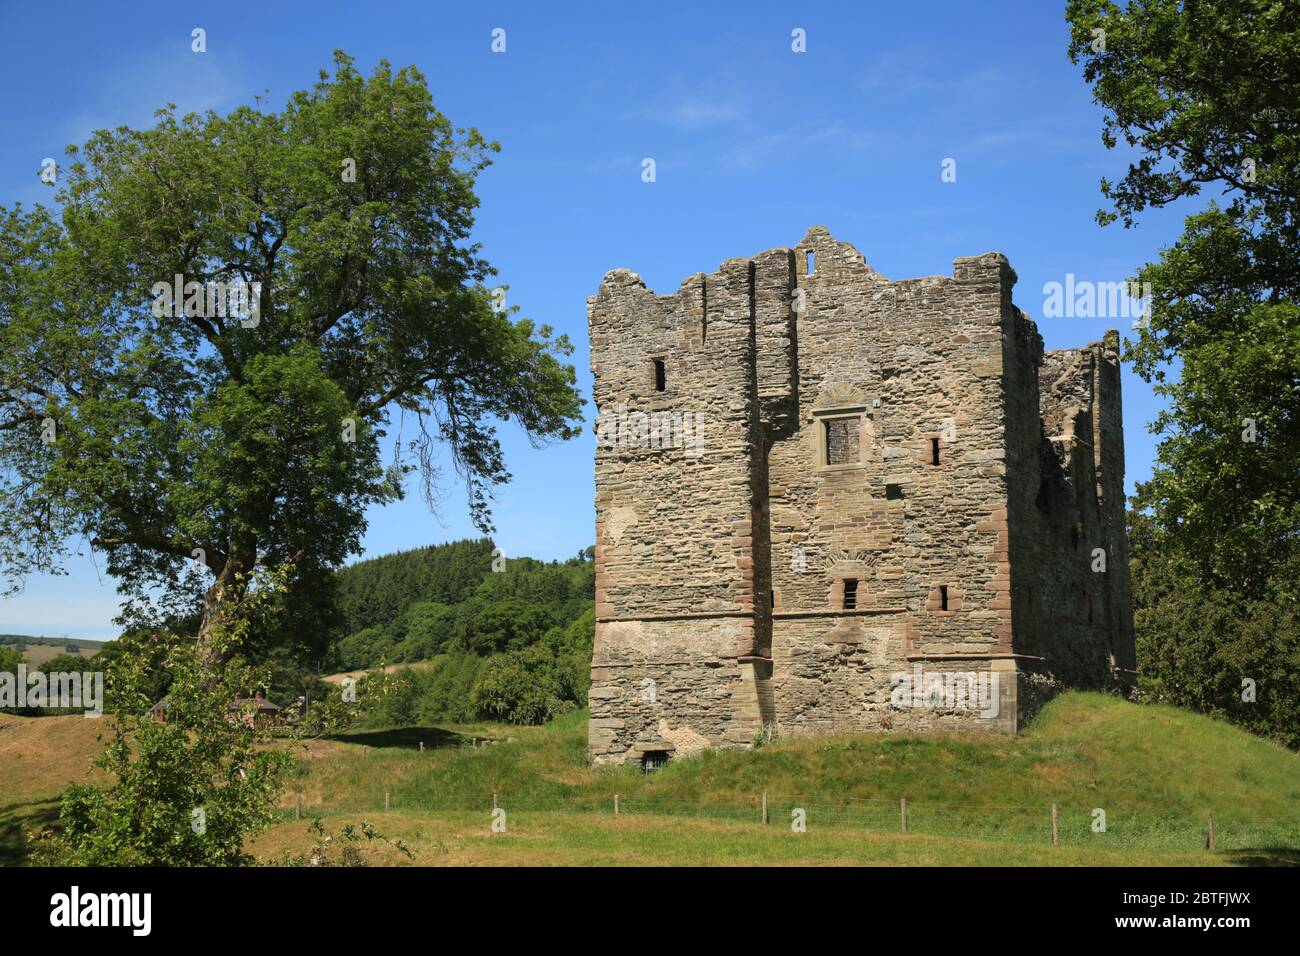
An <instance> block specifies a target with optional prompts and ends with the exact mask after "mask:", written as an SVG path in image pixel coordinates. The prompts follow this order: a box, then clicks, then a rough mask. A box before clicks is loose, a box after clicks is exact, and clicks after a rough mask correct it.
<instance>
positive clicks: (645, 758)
mask: <svg viewBox="0 0 1300 956" xmlns="http://www.w3.org/2000/svg"><path fill="white" fill-rule="evenodd" d="M667 763H668V751H666V750H647V751H646V752H645V753H644V754H643V755H642V757H641V772H642V773H654V772H655V771H656V770H661V769H662V768H663V767H664V766H665V765H666V764H667Z"/></svg>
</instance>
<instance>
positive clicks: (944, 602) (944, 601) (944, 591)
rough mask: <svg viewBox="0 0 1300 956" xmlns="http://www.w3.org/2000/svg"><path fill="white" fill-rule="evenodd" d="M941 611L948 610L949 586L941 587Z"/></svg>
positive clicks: (941, 585)
mask: <svg viewBox="0 0 1300 956" xmlns="http://www.w3.org/2000/svg"><path fill="white" fill-rule="evenodd" d="M939 610H941V611H946V610H948V585H946V584H940V585H939Z"/></svg>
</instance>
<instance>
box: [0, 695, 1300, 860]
mask: <svg viewBox="0 0 1300 956" xmlns="http://www.w3.org/2000/svg"><path fill="white" fill-rule="evenodd" d="M586 719H587V716H586V714H585V713H575V714H571V715H569V716H567V717H565V718H562V719H560V720H557V721H555V722H553V723H551V724H549V725H547V726H545V727H507V726H503V725H500V724H466V725H445V726H437V727H425V728H395V729H391V730H383V731H355V732H352V733H348V734H345V735H343V736H341V737H339V738H336V739H332V740H324V741H314V742H311V743H308V744H306V745H294V746H295V748H296V749H297V750H298V753H299V756H300V758H301V759H300V760H299V764H298V770H297V772H296V774H295V775H294V776H293V777H292V778H291V779H290V781H289V787H288V792H287V794H286V797H285V801H284V804H283V809H282V813H283V819H284V822H283V823H281V824H279V825H277V826H276V827H274V828H272V830H271V831H270V832H268V833H267V834H264V835H263V836H261V837H259V838H258V839H257V840H256V841H254V843H253V844H252V848H253V850H254V852H256V853H258V854H259V855H261V856H262V857H263V858H265V859H276V858H278V857H279V856H280V855H281V854H282V853H283V852H284V851H286V850H292V851H294V852H301V851H302V850H303V849H304V848H305V847H306V846H308V845H309V837H308V835H307V833H306V825H307V820H308V819H309V818H311V817H313V816H317V815H319V816H321V817H323V818H324V819H325V822H326V825H327V826H328V827H329V828H331V829H333V830H336V829H337V828H338V827H340V826H342V825H343V824H344V823H348V822H355V821H357V820H359V819H361V818H366V819H369V820H371V821H372V822H374V823H375V824H376V825H377V826H378V827H379V828H380V830H381V831H383V832H384V833H385V834H386V835H388V836H390V837H395V838H400V839H403V840H406V841H407V842H408V843H410V844H411V845H412V848H413V849H414V851H415V853H416V862H418V863H421V864H429V865H439V864H448V863H449V864H462V865H476V864H488V865H492V864H501V865H505V864H575V865H586V864H686V865H692V864H707V863H719V864H723V863H726V864H755V865H764V864H829V863H841V864H843V863H871V864H891V865H895V864H913V863H915V864H940V865H1022V864H1023V865H1042V864H1048V863H1056V864H1065V865H1081V864H1091V865H1117V864H1129V865H1151V866H1176V865H1192V864H1206V865H1224V864H1234V863H1238V864H1239V863H1271V864H1294V863H1298V862H1300V820H1297V818H1296V816H1295V813H1294V807H1295V806H1296V803H1297V801H1300V760H1298V758H1297V755H1296V754H1294V753H1292V752H1290V751H1288V750H1286V749H1284V748H1282V747H1279V746H1277V745H1275V744H1272V743H1270V742H1268V741H1266V740H1262V739H1260V738H1257V737H1252V736H1250V735H1249V734H1247V733H1245V732H1244V731H1241V730H1239V729H1237V728H1235V727H1232V726H1230V725H1228V724H1225V723H1222V722H1219V721H1215V720H1212V719H1210V718H1207V717H1202V716H1199V715H1196V714H1191V713H1188V712H1185V711H1181V710H1177V709H1174V708H1169V707H1159V706H1150V705H1137V704H1131V703H1127V702H1125V701H1122V700H1119V699H1117V698H1113V697H1107V696H1104V695H1099V694H1086V693H1070V694H1065V695H1062V696H1061V697H1058V698H1057V699H1056V700H1054V701H1053V702H1052V703H1051V704H1050V705H1049V706H1048V707H1047V708H1046V709H1045V710H1044V711H1043V712H1042V713H1041V714H1040V715H1039V716H1038V718H1037V719H1036V720H1035V721H1034V722H1033V723H1032V724H1031V725H1030V726H1029V727H1028V728H1027V729H1026V731H1025V732H1024V733H1022V734H1021V735H1020V736H1018V737H1015V738H1008V737H993V736H985V735H963V736H957V735H951V736H934V737H906V736H894V735H871V734H868V735H857V736H846V737H820V738H805V739H796V740H783V741H777V742H776V743H773V744H770V745H768V746H766V747H762V748H760V749H758V750H752V751H736V750H719V751H709V752H706V753H704V754H702V755H700V756H698V757H694V758H690V759H683V760H679V761H675V762H673V763H670V764H669V765H668V766H667V767H665V768H664V769H663V770H661V771H659V772H658V773H655V774H651V775H643V774H640V773H639V772H637V770H636V769H635V768H632V767H604V768H593V767H589V766H588V765H587V762H586ZM39 720H43V721H47V722H49V723H46V724H43V725H31V726H33V727H42V726H43V727H49V728H51V729H50V730H49V731H42V734H43V736H44V737H51V738H53V735H54V732H55V731H54V728H56V727H57V726H58V725H57V724H56V723H55V722H56V721H73V720H79V718H39ZM64 732H65V733H66V734H67V735H68V740H69V743H65V744H63V745H62V746H61V747H59V748H58V752H59V753H60V754H61V755H62V757H63V764H62V766H63V767H64V768H65V769H64V770H63V771H62V772H61V773H54V772H53V770H51V772H50V773H49V774H48V775H47V776H48V777H49V778H50V779H49V780H48V781H46V780H45V779H44V777H43V776H42V775H40V774H33V773H32V772H30V768H29V772H28V773H27V774H26V776H25V777H23V778H22V780H21V782H19V781H18V780H17V779H16V780H15V783H14V784H12V785H11V784H9V783H8V782H7V781H6V780H4V779H3V778H0V862H10V863H12V862H18V860H19V859H20V858H21V852H20V851H17V850H13V849H12V848H11V847H10V844H12V843H13V839H14V832H15V827H16V826H17V824H16V823H15V820H17V819H20V818H21V817H23V816H26V815H43V814H48V812H49V809H50V807H51V806H52V804H51V803H49V801H50V800H52V799H53V798H55V797H57V795H58V793H59V792H61V790H62V787H63V786H65V785H66V782H67V779H68V777H67V773H68V772H67V769H66V768H67V767H68V766H69V765H70V759H69V757H68V755H67V754H65V753H64V751H66V750H67V749H68V748H69V747H71V746H74V744H73V743H72V741H73V740H74V738H73V736H72V735H73V734H76V735H77V736H76V738H75V740H81V739H82V738H86V737H87V733H86V731H85V730H84V728H80V727H77V726H73V725H71V724H69V726H68V728H67V729H66V730H65V731H64ZM0 736H3V735H0ZM508 738H514V739H513V741H512V742H506V741H507V739H508ZM475 740H477V741H480V742H481V741H483V740H495V741H498V742H497V743H495V744H489V745H480V746H473V741H475ZM421 742H423V743H424V745H425V750H424V751H423V752H421V751H420V749H419V745H420V743H421ZM76 745H77V746H86V745H85V744H84V743H83V744H76ZM34 746H35V742H34V741H23V742H22V747H21V749H22V750H23V751H24V752H27V753H34V752H35V751H34V749H33V748H34ZM85 756H87V757H88V753H87V754H86V755H85ZM51 759H52V757H51ZM42 765H44V764H42ZM11 791H12V792H11ZM765 791H766V793H767V795H768V807H769V818H770V823H769V824H768V825H766V826H764V825H763V824H762V823H761V811H760V805H761V803H760V801H761V795H762V794H763V793H764V792H765ZM386 793H387V794H388V805H389V808H390V809H389V810H387V811H386V810H385V794H386ZM494 794H495V795H496V799H497V800H498V802H499V804H500V806H501V807H502V808H503V809H504V810H505V811H506V814H507V820H508V827H507V832H506V833H504V834H491V833H490V832H489V822H490V812H491V807H492V800H493V795H494ZM614 794H618V795H619V809H620V813H619V815H618V816H615V815H614V812H613V800H614ZM901 797H906V798H907V801H908V822H909V832H908V833H906V834H903V833H900V832H899V831H900V820H899V799H900V798H901ZM299 801H301V807H302V811H303V819H302V820H295V819H294V817H295V808H296V807H297V806H298V804H299ZM1053 803H1055V804H1056V805H1057V806H1058V820H1059V832H1060V845H1059V846H1056V847H1053V846H1051V845H1050V835H1051V810H1050V808H1051V805H1052V804H1053ZM6 807H7V808H8V809H7V810H6V809H4V808H6ZM1095 808H1100V809H1103V810H1104V811H1105V814H1106V832H1104V833H1099V832H1094V830H1093V826H1092V824H1093V819H1094V817H1093V810H1094V809H1095ZM795 809H800V810H802V811H804V813H805V814H806V820H807V832H806V833H802V834H798V833H794V832H792V830H791V825H790V824H791V812H792V811H793V810H795ZM1211 813H1212V814H1213V816H1214V827H1215V838H1216V841H1215V842H1216V852H1214V853H1209V852H1208V851H1207V850H1206V848H1205V831H1206V822H1207V817H1208V815H1209V814H1211ZM7 847H9V849H8V850H6V848H7ZM376 860H377V862H401V861H400V859H398V858H396V857H391V858H390V857H387V856H385V855H384V853H383V851H381V852H379V854H378V855H377V857H376Z"/></svg>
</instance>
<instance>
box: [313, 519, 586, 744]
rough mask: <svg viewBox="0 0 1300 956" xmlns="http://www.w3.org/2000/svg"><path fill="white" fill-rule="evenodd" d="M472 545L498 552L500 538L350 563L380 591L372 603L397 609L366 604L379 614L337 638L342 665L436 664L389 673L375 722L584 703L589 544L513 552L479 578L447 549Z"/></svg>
mask: <svg viewBox="0 0 1300 956" xmlns="http://www.w3.org/2000/svg"><path fill="white" fill-rule="evenodd" d="M471 546H472V547H471ZM467 550H468V553H469V554H470V555H476V556H478V557H480V558H485V559H488V560H489V561H490V558H491V554H492V542H491V541H483V542H454V543H453V544H451V545H443V546H440V547H439V548H431V549H421V550H419V551H409V552H403V553H400V554H396V555H386V556H384V557H382V558H377V559H374V560H373V561H366V562H360V563H358V564H357V565H354V566H353V567H351V568H348V569H346V570H345V571H344V572H341V574H342V575H349V574H356V575H358V576H359V577H361V579H362V580H367V581H369V582H370V584H371V586H372V590H373V591H375V592H377V593H378V596H377V597H375V598H374V599H373V600H372V602H371V604H370V605H369V607H370V608H371V609H374V608H379V607H384V608H387V609H388V611H387V613H386V614H385V615H384V616H379V617H376V616H372V615H370V614H368V615H367V616H365V617H364V618H363V619H365V620H371V621H376V622H377V623H375V624H373V625H371V626H367V627H364V628H362V629H360V630H358V631H355V632H354V633H351V634H349V635H348V636H347V637H345V638H343V639H342V640H341V641H339V643H338V645H337V656H338V663H339V665H340V666H342V667H343V668H345V669H348V670H356V669H363V668H372V667H379V666H381V665H383V664H386V663H389V662H397V661H406V662H431V664H432V666H430V667H427V668H421V669H410V670H399V671H398V672H397V674H395V675H386V676H385V677H384V678H383V680H384V681H386V685H385V686H386V691H385V694H384V702H383V704H382V705H377V706H376V708H375V709H374V710H372V711H371V712H370V713H369V714H368V716H367V718H366V719H367V724H368V726H374V727H379V726H389V727H391V726H402V725H406V724H411V723H416V722H421V721H429V720H472V719H476V718H481V719H488V720H501V721H506V722H509V723H530V724H536V723H542V722H544V721H546V720H549V719H551V718H552V717H555V716H557V715H559V714H563V713H566V712H567V711H569V710H572V709H574V708H578V707H584V706H586V702H587V689H588V686H589V685H590V682H591V648H592V640H593V638H594V636H595V626H596V624H595V613H594V589H595V576H594V565H593V561H592V560H591V555H590V553H589V552H588V551H584V552H583V553H582V554H581V555H579V556H578V557H576V558H573V559H570V560H568V561H564V562H551V563H549V564H547V563H544V562H541V561H535V560H533V559H531V558H512V559H510V560H508V561H506V562H505V566H504V569H503V570H501V571H499V572H493V571H490V570H488V569H487V568H484V569H483V570H482V571H481V573H480V576H479V579H478V581H477V582H476V583H475V584H473V585H472V586H471V585H470V583H469V582H468V581H466V580H465V579H464V577H463V576H462V574H461V569H462V568H463V567H464V565H463V563H460V562H448V561H446V560H444V559H443V554H444V553H445V554H451V555H456V554H460V555H464V554H465V553H466V551H467ZM430 569H432V571H431V572H430ZM444 571H446V572H450V573H451V574H452V575H453V577H452V581H451V583H450V584H449V583H448V582H447V581H445V580H443V579H442V578H441V573H442V572H444ZM351 586H352V585H349V587H351ZM417 589H423V590H417ZM385 590H387V592H388V593H387V594H383V593H382V592H384V591H385ZM430 595H432V596H436V597H445V596H453V597H454V596H455V595H461V599H460V600H459V601H453V603H444V601H442V600H437V599H433V600H426V599H425V598H426V597H427V596H430ZM373 676H374V675H372V677H373ZM370 679H371V678H367V680H370Z"/></svg>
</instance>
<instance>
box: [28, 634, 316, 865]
mask: <svg viewBox="0 0 1300 956" xmlns="http://www.w3.org/2000/svg"><path fill="white" fill-rule="evenodd" d="M238 639H239V635H238V633H237V631H236V630H233V629H232V630H222V631H220V632H218V633H217V634H216V635H214V641H215V642H216V643H215V644H214V645H213V646H214V647H215V648H217V649H221V650H229V648H230V646H231V645H234V644H237V642H238ZM122 640H128V641H129V640H132V638H130V637H124V638H122ZM151 640H152V642H154V643H155V644H156V645H162V646H163V647H165V651H164V659H165V666H166V669H167V671H168V673H169V674H170V676H171V685H170V687H169V689H168V694H167V699H166V705H167V709H166V714H167V718H166V721H158V720H154V719H153V718H151V717H150V716H148V710H149V708H150V707H151V706H152V704H153V703H154V701H152V700H151V699H150V698H149V687H150V686H151V684H150V681H151V675H150V674H149V673H148V667H147V665H146V661H147V658H148V656H149V654H148V652H145V653H125V654H122V655H121V656H120V657H119V658H118V660H117V661H115V662H114V665H113V668H112V669H111V670H110V672H109V680H110V682H111V683H112V685H113V686H114V688H115V689H116V699H117V702H118V708H119V709H118V713H117V715H116V718H115V719H114V720H113V721H112V723H111V724H110V727H111V731H110V734H111V736H110V737H109V741H108V745H107V748H106V749H105V750H104V752H103V753H102V754H101V755H100V756H99V757H98V758H97V759H96V760H95V766H97V767H98V768H100V769H102V770H104V771H106V772H107V773H108V774H110V776H111V777H112V782H111V783H110V784H108V785H106V786H96V785H90V784H76V785H74V786H72V787H70V788H69V789H68V791H67V792H66V793H65V794H64V797H63V804H62V809H61V811H60V820H61V823H62V825H63V829H62V832H60V833H58V834H52V833H47V834H46V835H45V836H44V838H43V840H42V849H41V851H40V858H41V860H42V861H43V862H46V863H59V864H63V865H80V866H136V865H140V866H232V865H242V864H246V863H248V862H250V861H251V858H250V857H249V856H248V855H247V854H246V853H245V852H244V849H243V844H244V840H245V838H246V837H247V836H248V835H250V834H253V833H257V832H259V831H260V830H262V829H264V828H265V827H267V826H268V825H270V823H271V822H272V820H273V809H274V807H275V805H276V801H277V799H278V796H279V794H280V792H281V788H282V785H283V780H284V775H285V774H286V773H287V771H288V770H289V769H290V767H291V766H292V763H293V759H292V757H291V755H290V754H289V753H288V752H286V751H284V750H277V749H268V748H266V747H265V746H264V744H265V743H266V742H267V740H268V738H269V735H270V730H269V728H268V727H266V726H263V725H260V724H259V723H258V722H257V721H254V720H248V719H244V718H245V717H246V714H245V713H244V712H241V711H233V710H232V701H234V700H235V698H236V696H238V695H244V696H248V694H249V692H250V690H251V689H253V688H258V687H261V686H263V681H265V680H266V679H267V675H266V674H265V672H264V671H259V670H258V669H256V668H253V667H250V666H249V665H247V664H245V663H244V662H243V661H242V660H241V659H240V658H239V657H237V656H228V657H227V660H226V663H225V666H224V667H221V668H218V669H215V670H214V669H213V668H212V667H211V666H210V659H209V657H208V656H207V653H206V652H205V651H204V650H202V649H200V648H198V647H196V646H195V645H194V644H193V643H191V642H189V641H187V640H185V639H183V638H178V637H176V636H175V635H169V634H156V635H153V636H152V638H151Z"/></svg>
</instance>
